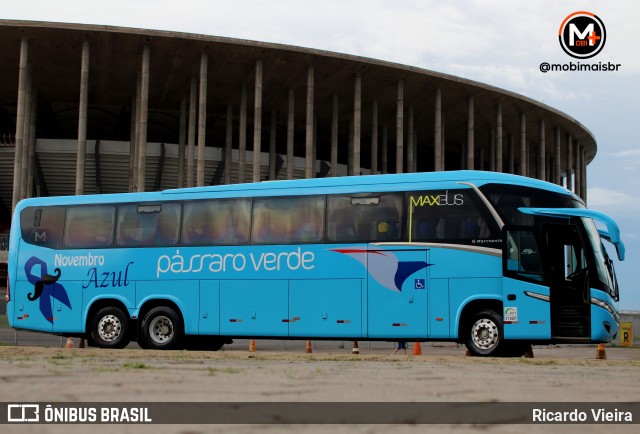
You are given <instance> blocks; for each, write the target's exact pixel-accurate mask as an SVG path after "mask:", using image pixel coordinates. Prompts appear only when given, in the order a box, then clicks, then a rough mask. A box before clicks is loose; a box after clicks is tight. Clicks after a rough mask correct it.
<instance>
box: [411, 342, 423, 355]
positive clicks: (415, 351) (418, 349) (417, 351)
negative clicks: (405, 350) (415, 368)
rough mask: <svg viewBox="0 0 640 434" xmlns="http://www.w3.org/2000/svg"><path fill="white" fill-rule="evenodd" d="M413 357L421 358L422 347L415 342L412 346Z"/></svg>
mask: <svg viewBox="0 0 640 434" xmlns="http://www.w3.org/2000/svg"><path fill="white" fill-rule="evenodd" d="M413 355H414V356H421V355H422V347H421V346H420V342H415V343H414V344H413Z"/></svg>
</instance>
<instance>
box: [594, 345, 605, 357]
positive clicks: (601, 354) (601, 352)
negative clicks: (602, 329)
mask: <svg viewBox="0 0 640 434" xmlns="http://www.w3.org/2000/svg"><path fill="white" fill-rule="evenodd" d="M596 359H597V360H606V359H607V352H606V351H605V349H604V344H598V350H597V351H596Z"/></svg>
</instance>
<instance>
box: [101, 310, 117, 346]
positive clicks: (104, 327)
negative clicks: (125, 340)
mask: <svg viewBox="0 0 640 434" xmlns="http://www.w3.org/2000/svg"><path fill="white" fill-rule="evenodd" d="M121 332H122V322H120V319H119V318H118V317H117V316H115V315H105V316H103V317H102V318H101V319H100V322H99V323H98V336H100V339H102V340H103V341H105V342H113V341H115V340H116V339H118V337H119V336H120V333H121Z"/></svg>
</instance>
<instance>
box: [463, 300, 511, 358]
mask: <svg viewBox="0 0 640 434" xmlns="http://www.w3.org/2000/svg"><path fill="white" fill-rule="evenodd" d="M467 333H468V336H467V342H466V345H467V349H468V350H469V351H470V352H471V353H472V354H473V355H474V356H496V355H498V351H499V350H500V348H501V346H502V340H503V335H502V318H501V317H500V315H498V314H497V313H496V312H495V311H493V310H490V309H487V310H483V311H480V312H478V313H477V314H476V315H475V317H473V319H472V320H471V322H470V328H469V330H468V332H467Z"/></svg>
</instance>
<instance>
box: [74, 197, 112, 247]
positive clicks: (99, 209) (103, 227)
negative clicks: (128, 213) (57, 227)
mask: <svg viewBox="0 0 640 434" xmlns="http://www.w3.org/2000/svg"><path fill="white" fill-rule="evenodd" d="M115 214H116V208H115V206H113V205H92V206H71V207H69V208H67V216H66V217H67V218H66V223H65V230H64V245H65V247H67V248H95V247H109V246H111V243H112V240H113V229H114V223H115Z"/></svg>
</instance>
